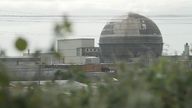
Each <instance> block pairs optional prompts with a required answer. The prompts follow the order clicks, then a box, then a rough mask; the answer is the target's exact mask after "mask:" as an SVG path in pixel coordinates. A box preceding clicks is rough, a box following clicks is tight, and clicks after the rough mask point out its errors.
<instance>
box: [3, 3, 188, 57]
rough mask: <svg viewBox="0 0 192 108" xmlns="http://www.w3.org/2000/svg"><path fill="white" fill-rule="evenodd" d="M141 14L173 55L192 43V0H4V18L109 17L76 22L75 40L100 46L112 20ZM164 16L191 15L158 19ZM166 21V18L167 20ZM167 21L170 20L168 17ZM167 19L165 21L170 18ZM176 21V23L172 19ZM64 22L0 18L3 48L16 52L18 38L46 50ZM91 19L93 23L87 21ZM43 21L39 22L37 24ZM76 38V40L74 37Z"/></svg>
mask: <svg viewBox="0 0 192 108" xmlns="http://www.w3.org/2000/svg"><path fill="white" fill-rule="evenodd" d="M128 12H137V13H140V14H142V15H144V16H148V17H149V18H151V19H153V20H154V21H155V22H156V24H157V25H158V26H159V28H160V30H161V32H162V34H163V39H164V43H166V44H168V46H165V47H164V48H165V49H169V50H170V51H169V52H170V53H172V54H173V53H174V52H176V51H177V52H178V53H181V52H182V50H183V44H184V43H185V42H189V43H192V30H191V28H192V17H191V15H192V14H191V12H192V1H191V0H1V1H0V15H62V14H67V15H69V16H70V15H72V16H74V15H77V16H93V15H95V16H104V17H105V16H108V17H107V19H104V18H103V17H102V20H94V19H86V18H85V19H80V18H77V19H76V20H73V21H72V22H73V29H74V30H73V31H74V32H73V37H76V38H77V37H92V38H95V39H96V42H95V43H96V45H97V43H98V39H99V35H100V32H101V30H102V28H103V26H104V25H105V24H106V22H107V21H109V19H110V18H109V17H110V16H111V17H113V16H119V15H125V14H126V13H128ZM161 15H164V16H165V15H180V16H190V17H187V18H186V17H184V18H173V17H172V18H170V19H171V20H162V19H161V20H158V18H159V17H153V16H161ZM163 18H164V17H163ZM166 18H167V17H166ZM166 18H165V19H166ZM172 19H174V20H172ZM59 20H60V19H59V18H55V19H37V18H36V19H35V18H33V19H32V18H31V19H26V18H5V17H3V18H2V17H0V48H1V49H6V52H7V53H8V55H11V56H13V55H20V54H19V53H16V50H15V49H14V45H13V42H14V41H15V38H16V37H17V36H23V37H25V38H26V39H27V40H30V41H29V49H31V50H34V49H37V48H38V49H46V48H48V46H49V45H50V43H51V40H52V37H53V32H52V30H53V26H54V23H55V22H58V21H59ZM86 20H89V21H86ZM36 21H39V22H36ZM73 37H72V38H73Z"/></svg>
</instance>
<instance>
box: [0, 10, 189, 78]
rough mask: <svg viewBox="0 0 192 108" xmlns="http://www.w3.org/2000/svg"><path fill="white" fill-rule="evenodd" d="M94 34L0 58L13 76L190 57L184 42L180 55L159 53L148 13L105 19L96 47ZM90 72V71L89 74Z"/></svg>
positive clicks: (100, 69)
mask: <svg viewBox="0 0 192 108" xmlns="http://www.w3.org/2000/svg"><path fill="white" fill-rule="evenodd" d="M94 41H95V40H94V39H93V38H78V39H59V40H57V42H56V43H57V45H56V51H57V53H60V54H61V56H60V57H55V55H54V54H55V52H49V53H40V54H38V55H37V56H34V55H35V53H30V52H29V51H28V53H25V54H24V57H16V58H9V57H1V58H0V62H2V63H3V64H5V66H6V67H7V68H8V70H9V72H8V74H9V75H10V76H11V78H12V80H45V79H53V77H54V74H55V72H56V71H58V70H62V71H64V72H65V71H68V70H69V69H70V67H73V66H78V67H80V69H81V70H82V71H84V72H86V73H88V76H97V75H96V74H99V73H101V72H104V73H106V72H109V73H110V72H115V70H116V69H115V65H114V62H116V61H123V62H129V63H130V64H131V63H136V62H140V61H141V60H140V59H142V58H141V57H142V56H143V57H144V59H145V60H146V61H145V62H144V63H145V64H149V62H151V61H150V59H151V58H155V59H156V58H158V57H163V58H166V59H168V60H176V59H177V60H180V61H181V60H185V61H187V60H191V59H192V56H190V54H189V45H188V44H186V45H185V47H184V52H183V55H182V56H177V55H176V56H161V54H162V48H163V39H162V36H161V32H160V30H159V28H158V27H157V25H156V24H155V23H154V22H153V21H152V20H150V19H149V18H147V17H144V16H142V15H139V14H135V13H129V14H128V15H127V16H126V18H121V20H115V21H114V20H113V21H112V22H108V23H107V24H106V25H105V26H104V28H103V30H102V31H101V36H100V40H99V47H95V44H94V43H95V42H94ZM92 73H93V74H92Z"/></svg>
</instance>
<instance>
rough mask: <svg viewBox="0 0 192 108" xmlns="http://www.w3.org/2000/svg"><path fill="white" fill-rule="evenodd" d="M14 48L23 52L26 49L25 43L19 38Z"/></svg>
mask: <svg viewBox="0 0 192 108" xmlns="http://www.w3.org/2000/svg"><path fill="white" fill-rule="evenodd" d="M15 47H16V49H17V50H19V51H24V50H25V49H26V48H27V41H26V40H25V39H23V38H21V37H19V38H18V39H17V40H16V42H15Z"/></svg>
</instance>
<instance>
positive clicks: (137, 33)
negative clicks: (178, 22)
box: [99, 13, 163, 63]
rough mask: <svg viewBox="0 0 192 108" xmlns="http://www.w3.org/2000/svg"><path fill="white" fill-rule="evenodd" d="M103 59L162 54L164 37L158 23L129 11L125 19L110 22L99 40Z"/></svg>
mask: <svg viewBox="0 0 192 108" xmlns="http://www.w3.org/2000/svg"><path fill="white" fill-rule="evenodd" d="M99 46H100V49H101V61H102V62H104V63H111V62H114V61H130V58H135V57H140V56H142V55H148V54H150V55H151V56H154V57H158V56H161V53H162V47H163V39H162V36H161V32H160V30H159V28H158V27H157V25H156V24H155V23H154V22H153V21H152V20H150V19H149V18H147V17H144V16H142V15H139V14H135V13H129V14H128V16H127V17H126V18H125V19H122V20H120V21H116V22H109V23H107V24H106V25H105V27H104V28H103V31H102V32H101V37H100V40H99Z"/></svg>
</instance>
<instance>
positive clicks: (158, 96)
mask: <svg viewBox="0 0 192 108" xmlns="http://www.w3.org/2000/svg"><path fill="white" fill-rule="evenodd" d="M118 67H119V69H118V74H117V76H116V78H117V81H114V80H113V79H112V78H110V77H106V78H104V79H103V82H102V83H101V82H95V83H86V81H85V80H87V79H86V78H85V76H84V75H82V72H81V71H80V70H79V68H78V67H73V68H72V69H71V70H70V71H68V72H62V71H58V72H56V75H55V76H57V77H58V76H59V77H61V78H62V79H66V80H75V81H78V82H82V83H85V84H87V88H86V89H78V90H70V91H66V90H65V89H66V88H62V86H63V87H64V86H65V85H59V86H56V85H50V84H49V85H47V86H49V88H48V89H45V87H44V86H37V85H31V86H25V87H22V86H16V87H12V86H10V85H9V86H8V82H9V80H8V77H7V76H6V75H5V74H2V73H5V72H6V70H5V68H2V67H1V71H0V73H1V74H0V108H191V107H192V99H191V96H192V81H191V80H192V68H191V63H190V62H185V61H181V62H169V61H166V60H161V61H160V62H157V63H154V64H153V65H151V66H149V67H143V66H140V65H138V64H134V65H133V64H132V65H130V64H126V63H121V64H118ZM18 88H20V89H18ZM59 88H60V89H59ZM61 88H62V89H61ZM23 90H25V91H23ZM15 92H20V93H15ZM13 94H14V95H13Z"/></svg>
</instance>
